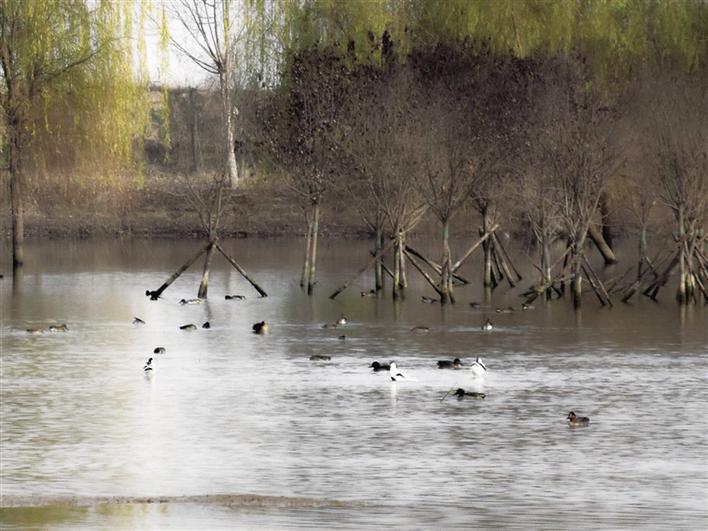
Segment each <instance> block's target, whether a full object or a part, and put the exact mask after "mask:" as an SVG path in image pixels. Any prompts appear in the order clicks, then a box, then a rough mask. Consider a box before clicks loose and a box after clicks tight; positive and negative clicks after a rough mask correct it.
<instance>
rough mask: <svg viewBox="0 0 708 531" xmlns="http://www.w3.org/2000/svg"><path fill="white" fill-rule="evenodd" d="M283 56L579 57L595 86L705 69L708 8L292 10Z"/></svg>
mask: <svg viewBox="0 0 708 531" xmlns="http://www.w3.org/2000/svg"><path fill="white" fill-rule="evenodd" d="M283 9H284V13H285V15H284V17H283V20H284V21H285V26H286V31H284V32H283V33H284V35H287V42H286V45H285V49H286V50H288V51H290V52H291V53H292V52H295V51H297V50H299V49H303V48H308V47H311V46H313V45H318V46H325V47H326V46H334V47H336V48H339V49H340V50H341V52H342V53H345V52H347V51H349V52H351V47H352V44H353V46H354V51H355V56H356V59H357V60H359V61H374V62H376V61H380V60H381V59H382V58H381V53H382V47H381V45H380V42H379V40H380V39H381V36H382V35H383V32H384V31H388V33H389V34H390V35H391V37H392V40H393V42H394V45H395V47H396V52H397V56H398V58H399V59H400V60H404V59H405V57H406V55H407V53H408V51H409V50H410V49H411V48H413V47H430V46H436V45H438V44H444V45H447V46H453V45H459V44H461V43H463V42H465V41H467V42H468V43H469V41H472V42H473V43H475V44H476V45H477V46H485V47H489V48H491V50H492V51H493V52H494V53H495V54H497V55H514V56H517V57H529V56H537V55H548V54H550V55H567V54H570V53H578V54H580V55H581V56H582V57H584V58H585V59H586V60H587V61H588V62H589V64H590V65H591V66H592V67H593V68H594V70H595V72H596V73H597V75H598V76H599V77H601V78H604V79H607V80H610V79H613V78H618V77H623V76H625V75H627V74H629V73H630V72H631V71H632V69H633V67H636V66H638V65H640V64H643V63H645V62H661V63H664V62H669V63H672V64H674V65H678V66H680V67H682V68H684V69H686V70H688V71H700V70H701V69H704V68H706V66H707V65H706V56H707V53H708V3H707V2H705V1H702V0H685V1H679V2H672V1H664V0H578V1H558V0H494V1H489V0H299V1H298V0H289V1H288V2H284V3H283Z"/></svg>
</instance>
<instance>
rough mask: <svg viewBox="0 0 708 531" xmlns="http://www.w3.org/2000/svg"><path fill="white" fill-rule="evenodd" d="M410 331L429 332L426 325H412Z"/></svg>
mask: <svg viewBox="0 0 708 531" xmlns="http://www.w3.org/2000/svg"><path fill="white" fill-rule="evenodd" d="M411 332H430V328H428V327H427V326H414V327H413V328H411Z"/></svg>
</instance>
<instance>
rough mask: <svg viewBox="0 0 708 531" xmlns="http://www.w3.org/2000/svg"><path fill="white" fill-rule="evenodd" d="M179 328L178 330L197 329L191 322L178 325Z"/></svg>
mask: <svg viewBox="0 0 708 531" xmlns="http://www.w3.org/2000/svg"><path fill="white" fill-rule="evenodd" d="M179 329H180V330H196V329H197V325H195V324H192V323H189V324H186V325H182V326H180V327H179Z"/></svg>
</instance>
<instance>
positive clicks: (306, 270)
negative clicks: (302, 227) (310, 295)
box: [300, 214, 312, 288]
mask: <svg viewBox="0 0 708 531" xmlns="http://www.w3.org/2000/svg"><path fill="white" fill-rule="evenodd" d="M305 218H306V219H307V233H306V234H305V258H304V260H303V263H302V275H301V276H300V287H301V288H304V287H305V286H307V277H308V275H309V274H310V242H311V241H312V220H311V219H310V215H309V214H305Z"/></svg>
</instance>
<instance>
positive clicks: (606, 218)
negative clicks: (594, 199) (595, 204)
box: [600, 192, 614, 250]
mask: <svg viewBox="0 0 708 531" xmlns="http://www.w3.org/2000/svg"><path fill="white" fill-rule="evenodd" d="M609 201H610V197H609V195H608V194H607V192H602V194H601V195H600V218H601V220H602V239H603V240H605V243H607V246H608V247H609V248H610V250H612V249H613V248H614V245H613V238H612V222H611V220H610V204H609Z"/></svg>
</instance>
